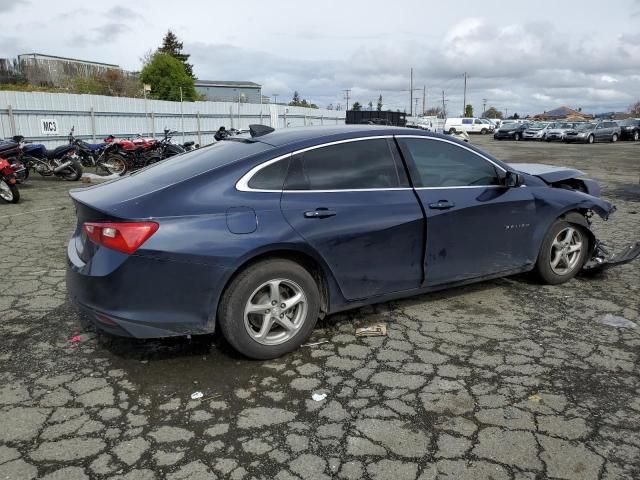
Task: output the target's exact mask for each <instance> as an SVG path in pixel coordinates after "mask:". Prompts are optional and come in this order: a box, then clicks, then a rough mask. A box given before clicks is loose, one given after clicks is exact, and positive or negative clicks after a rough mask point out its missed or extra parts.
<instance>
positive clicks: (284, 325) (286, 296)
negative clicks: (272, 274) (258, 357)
mask: <svg viewBox="0 0 640 480" xmlns="http://www.w3.org/2000/svg"><path fill="white" fill-rule="evenodd" d="M307 304H308V302H307V297H306V295H305V293H304V291H303V290H302V288H300V286H299V285H298V284H297V283H295V282H293V281H292V280H287V279H283V278H276V279H273V280H269V281H268V282H265V283H263V284H262V285H260V286H259V287H258V288H256V289H255V290H254V291H253V293H252V294H251V295H250V296H249V300H248V301H247V303H246V305H245V308H244V325H245V328H246V330H247V333H248V334H249V335H250V336H251V338H253V340H255V341H256V342H258V343H260V344H262V345H280V344H282V343H285V342H287V341H288V340H290V339H291V338H293V337H294V336H295V335H296V334H297V333H298V331H299V330H300V328H301V327H302V325H303V324H304V322H305V319H306V317H307Z"/></svg>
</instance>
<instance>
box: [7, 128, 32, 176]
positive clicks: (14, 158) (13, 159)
mask: <svg viewBox="0 0 640 480" xmlns="http://www.w3.org/2000/svg"><path fill="white" fill-rule="evenodd" d="M23 145H24V137H22V136H21V135H16V136H15V137H13V138H12V139H11V140H0V155H1V156H2V157H4V159H5V160H7V161H8V162H9V164H10V165H11V168H12V169H13V173H14V174H15V176H16V181H17V182H18V183H24V182H26V180H27V177H28V176H29V170H28V169H27V168H25V166H24V165H23V164H22V162H21V161H20V158H21V157H22V147H23Z"/></svg>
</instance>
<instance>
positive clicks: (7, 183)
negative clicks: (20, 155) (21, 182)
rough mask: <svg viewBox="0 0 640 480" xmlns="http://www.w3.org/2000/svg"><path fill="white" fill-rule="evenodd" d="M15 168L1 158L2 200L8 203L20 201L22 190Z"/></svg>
mask: <svg viewBox="0 0 640 480" xmlns="http://www.w3.org/2000/svg"><path fill="white" fill-rule="evenodd" d="M17 184H18V181H17V180H16V174H15V170H14V168H13V166H12V165H11V164H10V163H9V161H8V160H5V159H4V158H0V198H2V200H4V201H5V202H8V203H18V202H19V201H20V190H18V185H17Z"/></svg>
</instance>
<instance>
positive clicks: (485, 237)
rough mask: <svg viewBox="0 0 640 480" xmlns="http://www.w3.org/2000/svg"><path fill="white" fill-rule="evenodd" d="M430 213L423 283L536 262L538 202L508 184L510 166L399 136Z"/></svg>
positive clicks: (434, 141)
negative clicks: (503, 183)
mask: <svg viewBox="0 0 640 480" xmlns="http://www.w3.org/2000/svg"><path fill="white" fill-rule="evenodd" d="M396 138H397V140H398V142H399V145H400V148H401V151H402V154H403V156H404V158H405V160H406V161H407V166H408V168H409V171H410V174H411V180H412V182H413V185H414V187H415V191H416V193H417V196H418V198H419V199H420V202H421V203H422V207H423V209H424V211H425V213H426V222H427V235H426V246H425V257H424V269H425V285H427V286H434V285H441V284H446V283H451V282H458V281H463V280H467V279H471V278H478V277H484V276H488V275H493V274H498V273H500V272H507V271H510V270H514V269H517V268H520V267H523V266H525V265H529V264H532V263H534V262H535V260H536V254H537V252H536V251H535V245H534V244H533V238H532V237H533V235H532V232H533V228H532V225H533V223H534V217H535V211H536V207H535V202H534V199H533V195H532V194H531V193H530V189H529V188H527V187H511V188H510V187H505V186H503V185H502V177H504V174H505V170H504V169H503V168H502V167H501V166H499V165H498V164H496V163H494V162H492V161H491V160H489V159H488V158H486V157H484V156H482V155H480V154H479V153H477V152H475V151H474V150H472V149H470V148H467V147H465V146H462V145H459V144H458V143H456V142H452V141H449V140H444V139H440V138H426V137H411V136H401V137H396Z"/></svg>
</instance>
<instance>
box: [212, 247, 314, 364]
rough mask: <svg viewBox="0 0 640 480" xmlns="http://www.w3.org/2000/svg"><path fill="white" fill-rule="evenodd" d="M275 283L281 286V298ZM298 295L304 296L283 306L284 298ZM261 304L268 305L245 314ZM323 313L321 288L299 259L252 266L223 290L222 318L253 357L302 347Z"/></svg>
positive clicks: (229, 336)
mask: <svg viewBox="0 0 640 480" xmlns="http://www.w3.org/2000/svg"><path fill="white" fill-rule="evenodd" d="M272 285H277V297H275V296H274V289H273V288H272ZM297 294H301V295H302V300H301V301H300V302H299V303H297V304H294V305H293V306H292V307H291V308H288V309H286V311H281V310H280V309H281V308H282V307H281V306H282V305H285V303H283V302H286V301H287V299H291V298H294V296H296V295H297ZM274 298H276V300H274ZM274 301H275V302H276V304H275V305H274V304H273V302H274ZM257 305H259V306H260V307H264V309H263V308H260V309H259V310H256V313H247V309H249V308H253V309H255V307H256V306H257ZM270 305H271V306H270ZM251 306H252V307H251ZM263 312H264V313H263ZM287 312H288V313H287ZM319 312H320V293H319V291H318V285H317V284H316V282H315V280H314V279H313V277H312V276H311V274H310V273H309V272H308V271H307V270H306V269H305V268H303V267H302V266H300V265H299V264H297V263H295V262H292V261H289V260H284V259H273V260H265V261H263V262H260V263H256V264H255V265H251V266H250V267H248V268H246V269H245V270H243V271H242V272H240V273H239V274H238V275H237V276H236V277H235V278H234V279H233V281H232V282H231V284H230V285H229V286H228V287H227V289H226V290H225V292H224V294H223V295H222V301H221V302H220V305H219V308H218V322H219V325H220V329H221V330H222V334H223V335H224V337H225V339H226V340H227V341H228V342H229V343H230V344H231V346H232V347H233V348H234V349H236V350H237V351H238V352H240V353H241V354H243V355H245V356H247V357H249V358H253V359H256V360H267V359H272V358H277V357H279V356H281V355H284V354H285V353H289V352H292V351H293V350H296V349H297V348H298V347H300V345H302V343H303V342H304V341H305V340H306V339H307V338H309V335H311V332H312V331H313V328H314V326H315V324H316V321H317V320H318V315H319ZM269 315H271V316H270V317H269ZM267 317H269V318H267ZM280 319H284V321H286V322H287V325H288V326H287V328H285V325H284V324H281V323H280ZM266 322H269V323H266ZM265 327H267V328H268V330H266V328H265ZM263 332H265V333H264V334H263Z"/></svg>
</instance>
